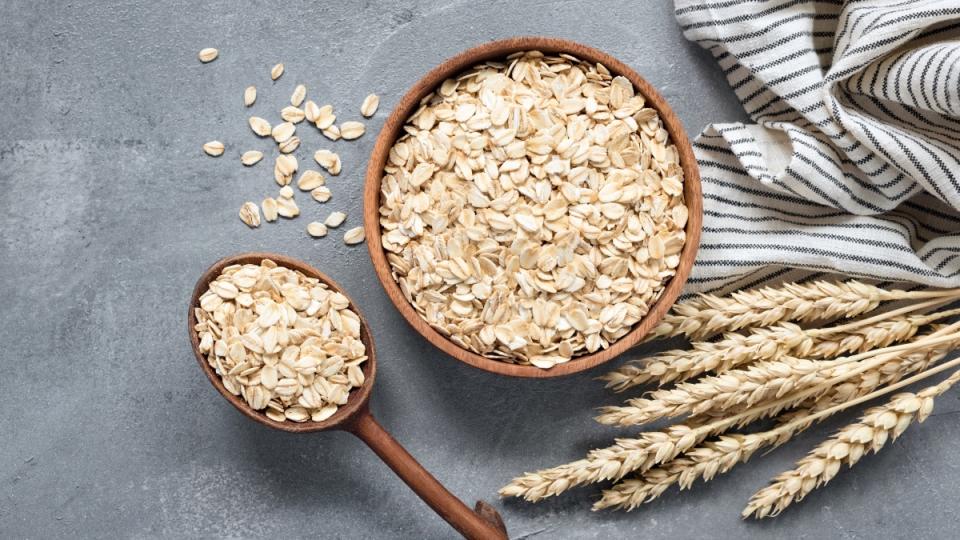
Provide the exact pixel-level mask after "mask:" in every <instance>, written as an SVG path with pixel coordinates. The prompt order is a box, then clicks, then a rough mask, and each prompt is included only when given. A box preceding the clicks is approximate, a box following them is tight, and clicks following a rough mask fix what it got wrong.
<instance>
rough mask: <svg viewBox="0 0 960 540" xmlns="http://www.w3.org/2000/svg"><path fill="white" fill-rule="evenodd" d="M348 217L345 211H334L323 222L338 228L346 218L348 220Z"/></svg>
mask: <svg viewBox="0 0 960 540" xmlns="http://www.w3.org/2000/svg"><path fill="white" fill-rule="evenodd" d="M346 219H347V215H346V214H344V213H343V212H333V213H331V214H330V215H329V216H327V219H325V220H323V223H324V224H325V225H326V226H327V227H330V228H333V229H336V228H337V227H339V226H340V225H341V224H342V223H343V222H344V220H346Z"/></svg>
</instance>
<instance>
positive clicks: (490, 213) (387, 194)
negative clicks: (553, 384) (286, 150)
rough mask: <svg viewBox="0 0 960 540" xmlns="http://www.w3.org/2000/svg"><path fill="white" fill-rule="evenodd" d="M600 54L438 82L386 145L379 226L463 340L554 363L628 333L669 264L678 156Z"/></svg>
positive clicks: (676, 245) (440, 327) (678, 202)
mask: <svg viewBox="0 0 960 540" xmlns="http://www.w3.org/2000/svg"><path fill="white" fill-rule="evenodd" d="M645 105H646V100H645V99H644V97H643V96H642V95H641V94H639V93H638V92H636V90H635V89H634V88H633V85H632V84H631V83H630V81H629V80H628V79H626V78H623V77H614V76H612V75H611V74H610V73H609V71H607V69H606V68H605V67H604V66H602V65H599V64H596V65H594V64H590V63H586V62H581V61H579V60H577V59H575V58H573V57H571V56H568V55H562V56H553V55H544V54H542V53H539V52H536V51H531V52H526V53H517V54H514V55H511V56H510V57H508V58H507V59H506V61H504V62H487V63H485V64H483V65H480V66H477V67H475V68H473V69H472V70H470V71H468V72H466V73H464V74H461V75H459V76H458V77H456V78H454V79H449V80H447V81H445V82H444V83H443V84H441V85H440V87H439V88H438V89H437V90H436V91H435V92H434V93H432V94H430V95H428V96H427V97H426V98H424V99H423V100H422V101H421V106H420V108H419V109H417V111H416V112H415V113H414V114H413V115H412V116H411V117H410V118H409V119H408V120H407V123H406V125H405V126H404V135H403V136H402V137H401V138H400V139H398V140H397V141H396V143H395V144H394V146H393V147H392V149H391V150H390V153H389V157H388V161H387V165H386V166H385V167H384V176H383V179H382V182H381V198H380V200H381V207H380V216H381V217H380V225H381V234H382V236H381V240H382V243H383V247H384V249H385V250H386V251H387V258H388V261H389V262H390V265H391V269H392V274H393V277H394V278H395V279H396V280H397V282H398V284H399V286H400V290H401V291H402V293H403V294H404V296H405V297H406V298H407V300H408V301H409V302H410V303H411V304H412V305H413V307H414V308H415V309H416V311H417V312H418V313H419V314H420V316H421V317H423V318H424V320H426V321H427V322H428V323H429V324H430V325H431V326H432V327H433V328H435V329H436V330H437V331H438V332H440V333H441V334H443V335H444V336H446V337H448V338H449V339H450V340H451V341H453V342H454V343H457V344H458V345H460V346H461V347H464V348H465V349H468V350H471V351H473V352H476V353H478V354H481V355H484V356H487V357H489V358H494V359H498V360H502V361H505V362H512V363H519V364H528V365H533V366H537V367H540V368H543V369H548V368H550V367H553V366H555V365H557V364H560V363H563V362H567V361H569V360H570V359H571V358H573V357H575V356H579V355H582V354H587V353H593V352H596V351H598V350H600V349H603V348H606V347H608V346H609V345H610V344H612V343H614V342H615V341H616V340H618V339H619V338H621V337H623V336H624V335H625V334H627V333H628V332H629V331H630V330H631V329H632V328H633V326H634V325H635V324H636V323H637V322H639V321H640V320H641V319H642V318H643V317H644V316H645V315H646V314H647V312H648V310H649V308H650V306H651V305H652V304H653V303H654V302H655V301H656V300H657V299H658V298H659V297H660V295H661V294H662V292H663V288H664V286H665V283H666V282H667V281H668V280H669V279H670V278H671V277H672V276H673V275H674V273H675V268H676V266H677V264H678V262H679V253H680V251H681V250H682V247H683V244H684V241H685V238H686V237H685V231H684V228H685V225H686V221H687V215H688V214H687V210H686V206H685V204H684V200H683V171H682V169H681V167H680V164H679V163H678V158H677V156H678V154H677V151H676V148H675V147H674V146H673V144H672V143H671V142H670V140H669V137H668V135H667V132H666V130H665V129H664V127H663V124H662V122H661V120H660V118H659V116H658V114H657V111H656V110H654V109H651V108H649V107H645Z"/></svg>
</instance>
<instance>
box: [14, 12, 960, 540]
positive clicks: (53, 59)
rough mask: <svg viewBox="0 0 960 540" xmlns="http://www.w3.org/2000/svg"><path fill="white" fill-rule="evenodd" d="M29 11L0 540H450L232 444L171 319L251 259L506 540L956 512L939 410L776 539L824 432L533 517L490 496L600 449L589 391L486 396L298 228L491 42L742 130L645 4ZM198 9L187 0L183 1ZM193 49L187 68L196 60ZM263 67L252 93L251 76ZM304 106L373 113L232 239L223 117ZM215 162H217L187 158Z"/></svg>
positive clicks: (897, 525)
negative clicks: (373, 103) (391, 126)
mask: <svg viewBox="0 0 960 540" xmlns="http://www.w3.org/2000/svg"><path fill="white" fill-rule="evenodd" d="M107 4H108V3H106V2H99V3H96V2H65V1H59V2H44V3H39V2H28V1H10V0H7V1H5V2H3V3H2V4H0V223H2V229H0V298H2V299H3V307H2V324H0V343H2V349H0V350H2V353H0V362H2V363H0V367H2V371H0V409H2V411H3V412H2V413H0V537H3V538H21V537H23V538H74V537H85V538H159V537H167V538H208V537H237V538H247V537H250V538H256V537H260V538H264V537H282V538H300V537H321V538H449V537H451V536H453V534H452V530H451V529H449V528H448V527H447V526H446V524H445V523H443V522H442V521H441V520H440V519H438V518H437V517H436V516H435V515H434V514H433V513H432V512H431V511H430V510H429V509H428V508H427V507H426V505H424V504H423V503H421V502H420V501H419V500H418V499H417V498H416V497H415V496H414V495H413V494H412V493H411V492H410V491H408V490H407V488H406V487H405V486H404V485H403V484H402V483H401V482H400V481H399V480H398V479H397V478H396V477H395V476H393V475H392V474H391V473H390V471H389V470H388V469H387V468H386V467H385V466H384V465H383V464H382V463H381V462H379V461H378V460H377V459H376V458H375V457H374V455H373V454H372V453H371V452H370V451H369V450H367V449H366V448H365V447H363V445H362V444H361V443H360V442H359V441H357V440H354V439H353V438H351V437H350V436H348V435H345V434H341V433H331V434H314V435H301V436H294V435H289V434H284V433H279V432H274V431H271V430H268V429H266V428H262V427H260V426H257V425H254V424H252V423H251V422H249V421H248V420H246V419H244V418H243V417H242V416H241V415H240V414H238V413H237V412H236V411H235V410H233V409H232V408H231V407H230V405H229V404H228V403H227V402H226V401H224V400H223V399H221V398H220V397H219V396H217V395H216V394H215V392H214V390H213V389H212V388H211V387H210V385H209V384H208V383H207V382H205V381H204V380H203V379H202V378H201V375H200V371H199V370H198V369H197V366H196V365H195V361H194V360H193V358H192V356H191V352H190V348H189V346H188V343H187V339H186V332H185V330H186V329H185V323H184V317H185V303H186V301H187V299H188V296H189V292H190V290H191V288H192V286H193V283H194V280H195V279H196V278H197V276H198V275H199V274H200V273H201V272H202V271H203V269H204V268H205V267H206V266H207V265H209V264H210V263H211V262H213V261H214V260H216V259H217V258H219V257H221V256H223V255H227V254H231V253H235V252H239V251H246V250H273V251H277V252H280V253H285V254H289V255H292V256H296V257H300V258H303V259H305V260H307V261H309V262H311V263H313V264H315V265H316V266H318V267H319V268H321V269H323V270H324V271H326V272H327V273H329V274H330V275H331V276H333V277H334V278H335V279H337V280H338V281H339V282H340V283H342V284H343V285H344V286H345V287H346V289H347V290H348V291H349V292H350V293H351V294H352V295H353V296H354V298H356V299H357V300H358V303H359V305H360V308H361V309H362V310H363V312H364V313H365V314H366V316H367V318H368V319H369V320H370V322H371V323H372V325H373V328H374V331H375V335H376V340H377V345H378V348H379V350H380V352H381V354H380V376H379V377H378V380H377V387H376V390H375V393H374V398H373V409H374V412H375V414H376V415H377V416H378V417H379V418H380V420H381V421H382V422H383V424H384V425H386V426H387V427H388V429H390V430H391V431H393V433H394V434H395V436H396V437H397V439H399V440H400V441H401V442H402V443H403V444H405V445H406V447H407V448H408V449H409V450H410V452H411V453H412V454H414V455H415V456H417V457H418V458H419V459H420V460H421V461H422V462H423V464H424V465H425V466H426V467H427V468H428V469H430V470H431V471H433V472H434V473H435V474H436V476H437V477H438V478H439V479H440V480H441V481H442V482H444V483H445V484H446V485H447V486H448V487H449V488H450V489H451V490H452V491H453V492H454V493H456V494H458V495H460V496H462V497H463V498H464V499H466V500H469V501H472V500H474V499H476V498H484V499H487V500H490V501H494V502H495V504H496V506H497V508H499V510H500V512H501V513H502V515H503V517H504V519H505V520H506V522H507V524H508V526H509V529H510V532H511V533H512V535H513V537H514V538H537V539H540V538H672V539H682V538H717V539H723V538H761V537H763V538H766V537H774V538H881V537H882V538H905V537H916V538H948V537H955V536H956V531H957V528H958V525H960V520H958V518H957V515H956V513H955V508H956V506H957V504H958V503H960V494H958V491H957V490H956V488H955V486H956V485H957V482H958V480H960V465H958V462H957V460H956V459H953V457H952V456H953V455H954V453H955V446H956V442H957V441H958V440H960V423H958V422H957V418H958V417H957V416H952V415H950V414H949V413H952V412H956V411H957V409H958V402H957V394H956V393H953V394H950V395H948V396H947V397H945V398H944V399H943V400H942V401H941V402H940V403H939V404H938V411H939V417H936V418H933V419H932V421H930V422H929V423H927V424H924V425H923V426H921V427H918V428H911V431H910V433H909V436H907V437H905V438H904V439H903V440H902V441H900V442H897V443H896V444H894V445H892V447H891V448H889V449H888V450H886V451H884V452H883V453H882V454H881V455H878V456H871V457H869V458H867V459H865V460H864V461H863V463H862V464H861V465H859V466H858V467H857V469H856V470H855V471H851V472H849V473H847V472H844V473H843V474H842V475H841V476H840V477H839V478H838V479H837V480H836V481H835V482H834V484H833V485H831V487H830V488H829V489H828V490H826V491H824V492H822V493H821V492H818V493H815V494H814V495H812V496H811V497H810V498H809V500H807V501H806V502H804V503H803V504H801V505H798V506H797V507H796V508H793V509H792V510H791V511H789V512H788V513H787V514H786V515H784V516H782V517H780V518H779V519H777V520H775V521H767V522H763V523H753V522H742V521H740V519H739V517H738V516H739V511H740V509H741V508H742V505H743V503H744V502H745V500H746V499H747V498H748V497H749V495H750V494H751V493H752V492H753V491H754V490H755V489H756V488H759V487H761V486H763V485H764V484H765V483H766V482H767V480H768V478H770V477H771V476H772V475H774V474H776V473H778V472H779V471H781V470H783V469H785V468H787V467H788V466H789V464H790V463H792V461H793V460H795V459H796V458H798V457H799V456H801V455H802V454H803V453H804V452H805V451H806V450H807V449H808V448H810V447H811V446H812V445H813V444H815V442H817V441H818V440H819V439H821V438H822V437H823V436H824V435H825V434H826V433H828V432H829V430H830V429H831V428H832V427H834V426H836V425H837V424H836V423H834V424H828V425H826V426H821V427H819V428H817V429H814V430H812V431H811V432H810V433H808V434H807V435H805V436H802V437H800V438H799V440H798V441H796V442H795V443H794V444H791V445H789V446H787V447H784V448H782V449H780V450H778V451H777V452H775V453H773V454H771V455H769V456H766V457H757V458H756V459H755V460H754V462H753V463H752V464H751V465H749V466H746V467H740V468H737V469H736V470H735V471H734V472H732V473H731V474H729V475H726V476H725V477H722V478H721V479H718V480H716V481H714V482H711V483H710V484H708V485H701V486H698V487H697V489H695V490H694V491H692V492H685V493H675V492H670V493H668V494H667V495H665V496H664V497H663V498H661V499H660V500H658V501H656V502H655V503H653V504H651V505H649V506H647V507H644V508H641V509H640V510H638V511H635V512H633V513H630V514H622V513H600V514H597V513H592V512H590V509H589V507H590V502H591V501H592V500H593V498H594V497H595V496H596V494H597V493H598V490H597V489H594V488H587V489H581V490H577V491H575V492H573V493H571V494H569V495H567V496H564V497H562V498H559V499H556V500H553V501H550V502H546V503H544V504H541V505H529V504H524V503H517V502H514V501H508V502H497V501H495V499H496V497H495V491H496V489H497V488H498V487H499V486H501V485H502V484H504V483H505V482H506V481H508V480H509V479H510V478H511V477H512V476H513V475H514V474H516V473H520V472H522V471H524V470H530V469H534V468H539V467H542V466H546V465H552V464H556V463H560V462H562V461H565V460H569V459H572V458H577V457H579V456H580V455H581V454H582V453H583V452H584V451H585V450H587V449H588V448H591V447H594V446H596V445H601V444H606V443H607V442H608V441H609V440H610V439H612V437H613V436H614V431H612V430H610V429H608V428H604V427H602V426H598V425H596V424H595V423H594V422H593V421H592V420H591V415H592V408H593V407H595V406H597V405H600V404H604V403H612V402H614V401H615V398H613V397H611V396H610V395H608V394H606V393H605V392H604V391H603V390H602V389H601V387H600V385H599V384H598V383H597V382H595V381H593V380H592V377H593V376H596V375H597V374H598V372H593V373H587V374H583V375H580V376H574V377H569V378H565V379H562V380H551V381H529V380H514V379H505V378H500V377H496V376H493V375H489V374H486V373H483V372H480V371H477V370H475V369H473V368H470V367H467V366H465V365H462V364H460V363H458V362H456V361H455V360H453V359H451V358H449V357H446V356H444V355H443V354H441V353H439V352H438V351H437V350H436V349H434V348H432V347H430V346H429V345H428V344H427V343H426V342H425V341H424V340H423V339H421V338H420V337H418V336H417V335H415V334H414V333H413V332H412V331H411V330H410V329H409V328H408V327H407V325H406V324H405V323H404V321H403V320H402V319H401V317H400V316H399V314H398V313H397V312H396V311H395V310H394V309H393V308H392V307H391V305H390V304H389V303H388V300H387V298H386V296H385V295H384V293H383V291H382V290H381V288H380V286H379V284H378V283H377V281H376V278H375V276H374V274H373V272H372V270H371V269H370V267H369V264H368V258H367V253H366V250H365V249H363V248H353V249H350V248H346V247H345V246H343V245H342V243H341V242H340V240H339V234H333V235H331V237H330V238H327V239H324V240H312V239H310V238H308V237H307V236H306V234H305V233H304V228H305V226H306V224H307V223H308V222H309V221H310V220H312V219H315V218H319V217H322V216H325V215H326V214H327V213H328V212H330V211H331V210H334V209H337V210H344V211H346V212H347V213H348V215H349V218H348V222H347V225H349V226H353V225H356V224H359V216H360V212H361V208H360V193H361V179H362V171H363V169H364V167H365V162H366V156H367V154H368V152H369V151H370V149H371V147H372V145H373V140H374V136H375V134H376V132H377V130H378V128H379V127H380V125H381V124H382V122H383V119H384V118H385V116H386V114H387V113H388V112H389V111H390V109H391V108H392V107H393V105H394V104H395V103H396V102H397V101H398V99H399V97H400V95H401V94H402V93H403V92H404V91H405V89H406V88H408V87H409V86H410V85H411V84H412V83H413V82H414V81H415V80H416V79H417V78H418V77H419V76H420V75H422V74H423V73H424V72H426V71H427V70H428V69H430V68H431V67H433V66H434V65H436V64H437V63H438V62H440V61H441V60H442V59H444V58H445V57H448V56H450V55H452V54H454V53H456V52H458V51H460V50H462V49H464V48H466V47H469V46H471V45H475V44H477V43H481V42H484V41H487V40H491V39H494V38H499V37H506V36H511V35H517V34H544V35H553V36H560V37H567V38H572V39H575V40H579V41H582V42H584V43H587V44H590V45H594V46H596V47H599V48H602V49H604V50H606V51H608V52H610V53H612V54H613V55H615V56H617V57H619V58H621V59H623V60H624V61H626V62H627V63H628V64H630V65H632V66H634V67H635V68H636V69H637V70H638V71H640V72H641V73H642V74H643V75H645V76H646V77H647V78H649V80H650V81H651V82H653V84H655V85H656V86H657V87H659V88H660V89H661V90H662V91H663V93H664V94H665V95H666V96H667V97H668V99H669V100H670V102H671V103H672V104H673V106H674V107H675V108H676V110H677V112H678V113H679V115H680V117H681V118H682V119H683V121H684V122H685V124H686V126H687V127H688V129H689V130H690V131H691V132H696V131H698V130H699V129H700V128H701V127H702V126H704V125H705V124H707V123H708V122H710V121H726V120H736V119H742V113H741V112H740V108H739V106H738V104H737V103H736V101H735V100H734V98H733V95H732V93H731V92H730V91H729V89H728V87H727V85H726V83H725V81H724V80H723V78H722V76H721V74H720V72H719V69H718V68H717V67H716V66H715V65H714V63H713V61H712V60H711V58H710V57H709V55H708V54H706V53H705V52H704V51H702V50H700V49H699V48H697V47H696V46H693V45H691V44H688V43H687V42H686V41H685V40H684V39H683V38H682V36H681V35H680V32H679V31H678V30H677V28H676V24H675V22H674V20H673V17H672V9H671V4H670V3H669V2H666V1H662V0H657V1H648V2H641V1H633V2H631V1H573V2H562V1H549V0H538V1H531V2H519V1H517V2H508V1H432V2H404V1H400V0H389V1H386V2H379V3H378V2H302V1H294V0H290V1H286V2H276V3H274V2H243V3H241V2H229V1H217V2H209V3H200V2H176V3H174V2H146V1H140V2H118V3H116V5H113V6H108V5H107ZM201 4H202V5H201ZM208 46H213V47H218V48H219V49H220V51H221V57H220V59H218V60H217V61H216V62H214V63H212V64H209V65H201V64H200V63H199V62H197V60H196V53H197V51H198V50H199V49H201V48H203V47H208ZM281 61H282V62H284V63H285V64H286V74H285V75H284V76H283V78H282V79H280V80H279V81H278V82H277V83H275V84H271V83H270V81H269V79H268V71H269V68H270V66H271V65H273V64H274V63H276V62H281ZM300 82H303V83H305V84H306V85H307V86H308V88H309V95H310V96H311V98H314V99H317V100H318V101H319V102H321V103H325V102H329V103H332V104H334V105H335V106H336V107H337V109H338V110H340V111H349V110H355V109H356V108H357V107H358V106H359V103H360V101H361V99H362V98H363V96H365V95H366V94H367V93H368V92H376V93H378V94H380V95H381V96H382V102H381V108H380V113H379V114H378V115H377V116H376V117H375V118H374V119H373V120H372V121H371V122H370V123H369V134H368V135H367V136H365V137H363V138H362V139H360V140H359V141H358V142H354V143H343V142H338V143H336V144H330V143H328V142H326V141H325V140H324V139H322V138H321V137H320V136H319V134H317V133H315V132H312V131H311V130H308V129H305V130H301V131H302V132H303V133H304V135H303V139H304V144H303V146H302V149H301V151H300V152H299V156H300V158H301V159H302V160H304V161H306V160H309V156H310V155H311V153H312V151H313V150H314V149H316V148H318V147H320V146H324V147H332V148H334V149H335V150H336V151H338V152H339V153H340V154H341V156H342V157H343V170H344V172H343V174H342V175H341V176H340V177H339V178H337V179H334V180H333V181H331V183H330V185H331V186H332V189H333V192H334V198H333V200H332V201H331V202H330V203H328V204H327V205H325V206H320V205H317V204H312V203H311V202H309V201H305V200H302V198H301V202H302V208H303V216H302V217H301V218H299V219H297V220H295V221H292V222H283V223H280V224H276V225H266V226H264V227H262V228H261V229H259V230H254V231H251V230H248V229H247V228H246V227H244V226H243V225H242V224H241V223H240V221H239V220H238V219H237V215H236V213H237V209H238V207H239V206H240V204H241V203H242V202H243V201H245V200H248V199H250V200H257V201H258V200H260V199H261V198H262V197H263V196H264V195H265V194H267V193H270V192H272V191H273V190H274V186H273V183H272V180H271V172H270V166H269V165H266V164H261V165H259V166H257V167H253V168H243V167H241V166H240V164H239V161H238V156H239V154H240V152H242V151H243V150H247V149H260V150H265V151H266V150H272V148H273V146H272V145H271V144H268V143H267V142H266V141H262V140H258V139H256V138H255V137H254V136H253V135H252V134H251V133H250V132H249V129H248V128H247V126H246V121H245V118H246V115H247V113H248V111H246V110H244V109H243V107H242V105H241V93H242V90H243V88H244V87H245V86H246V85H248V84H256V85H257V86H258V88H259V90H260V97H259V99H258V102H257V104H256V106H255V107H253V109H252V112H254V113H258V114H262V115H264V116H267V117H268V118H274V116H275V115H276V111H278V110H279V108H280V107H281V106H282V104H283V103H284V102H285V101H286V100H287V98H288V96H289V94H290V91H291V90H292V88H293V86H294V85H295V84H297V83H300ZM214 138H216V139H220V140H222V141H224V142H225V143H226V144H227V152H226V155H225V156H224V157H223V158H221V159H212V158H209V157H206V156H204V155H202V154H201V152H200V145H201V144H202V143H203V142H205V141H207V140H210V139H214Z"/></svg>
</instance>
